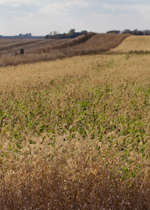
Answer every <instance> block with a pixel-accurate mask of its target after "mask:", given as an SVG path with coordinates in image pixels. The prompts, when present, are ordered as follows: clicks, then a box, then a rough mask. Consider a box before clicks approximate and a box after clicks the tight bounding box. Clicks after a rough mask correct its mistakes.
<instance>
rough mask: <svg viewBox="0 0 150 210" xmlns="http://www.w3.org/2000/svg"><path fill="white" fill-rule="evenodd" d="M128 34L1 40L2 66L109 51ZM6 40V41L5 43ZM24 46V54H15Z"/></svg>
mask: <svg viewBox="0 0 150 210" xmlns="http://www.w3.org/2000/svg"><path fill="white" fill-rule="evenodd" d="M128 36H129V35H126V34H94V33H89V34H87V37H86V36H85V35H83V36H80V37H77V38H75V39H63V40H57V39H55V40H53V39H48V40H34V41H33V40H32V41H31V40H29V41H28V42H27V40H25V41H22V42H21V41H20V40H18V43H17V41H16V40H13V42H14V43H13V42H11V41H10V42H8V43H6V42H5V41H2V40H0V66H7V65H18V64H21V63H34V62H38V61H46V60H55V59H61V58H65V57H72V56H77V55H86V54H97V53H102V52H107V51H108V50H110V49H111V48H114V47H116V46H117V45H119V44H120V43H121V42H122V41H123V40H124V39H125V38H126V37H128ZM3 42H4V43H3ZM21 48H23V49H24V51H25V54H24V56H14V55H15V52H18V53H19V52H20V49H21Z"/></svg>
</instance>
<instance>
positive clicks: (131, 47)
mask: <svg viewBox="0 0 150 210" xmlns="http://www.w3.org/2000/svg"><path fill="white" fill-rule="evenodd" d="M130 51H150V37H149V36H130V37H128V38H126V39H125V40H124V41H123V42H122V43H121V44H120V45H119V46H117V47H116V48H114V49H111V52H130Z"/></svg>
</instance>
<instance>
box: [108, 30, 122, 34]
mask: <svg viewBox="0 0 150 210" xmlns="http://www.w3.org/2000/svg"><path fill="white" fill-rule="evenodd" d="M110 33H112V34H120V33H121V31H119V30H112V31H107V34H110Z"/></svg>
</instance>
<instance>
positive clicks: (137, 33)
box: [107, 29, 150, 36]
mask: <svg viewBox="0 0 150 210" xmlns="http://www.w3.org/2000/svg"><path fill="white" fill-rule="evenodd" d="M107 33H114V34H121V33H122V34H133V35H139V36H141V35H150V30H143V31H140V30H138V29H135V30H133V31H132V30H129V29H125V30H124V31H122V32H121V31H119V30H112V31H107Z"/></svg>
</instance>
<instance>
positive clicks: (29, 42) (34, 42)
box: [0, 40, 40, 51]
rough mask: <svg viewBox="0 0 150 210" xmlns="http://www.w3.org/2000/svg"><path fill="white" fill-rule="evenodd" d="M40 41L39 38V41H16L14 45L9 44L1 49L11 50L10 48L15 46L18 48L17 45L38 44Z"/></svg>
mask: <svg viewBox="0 0 150 210" xmlns="http://www.w3.org/2000/svg"><path fill="white" fill-rule="evenodd" d="M38 42H40V41H39V40H37V41H28V42H24V43H22V42H20V43H16V44H13V45H9V46H6V47H0V51H1V50H10V49H13V48H16V47H24V46H26V45H30V44H36V43H38Z"/></svg>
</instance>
